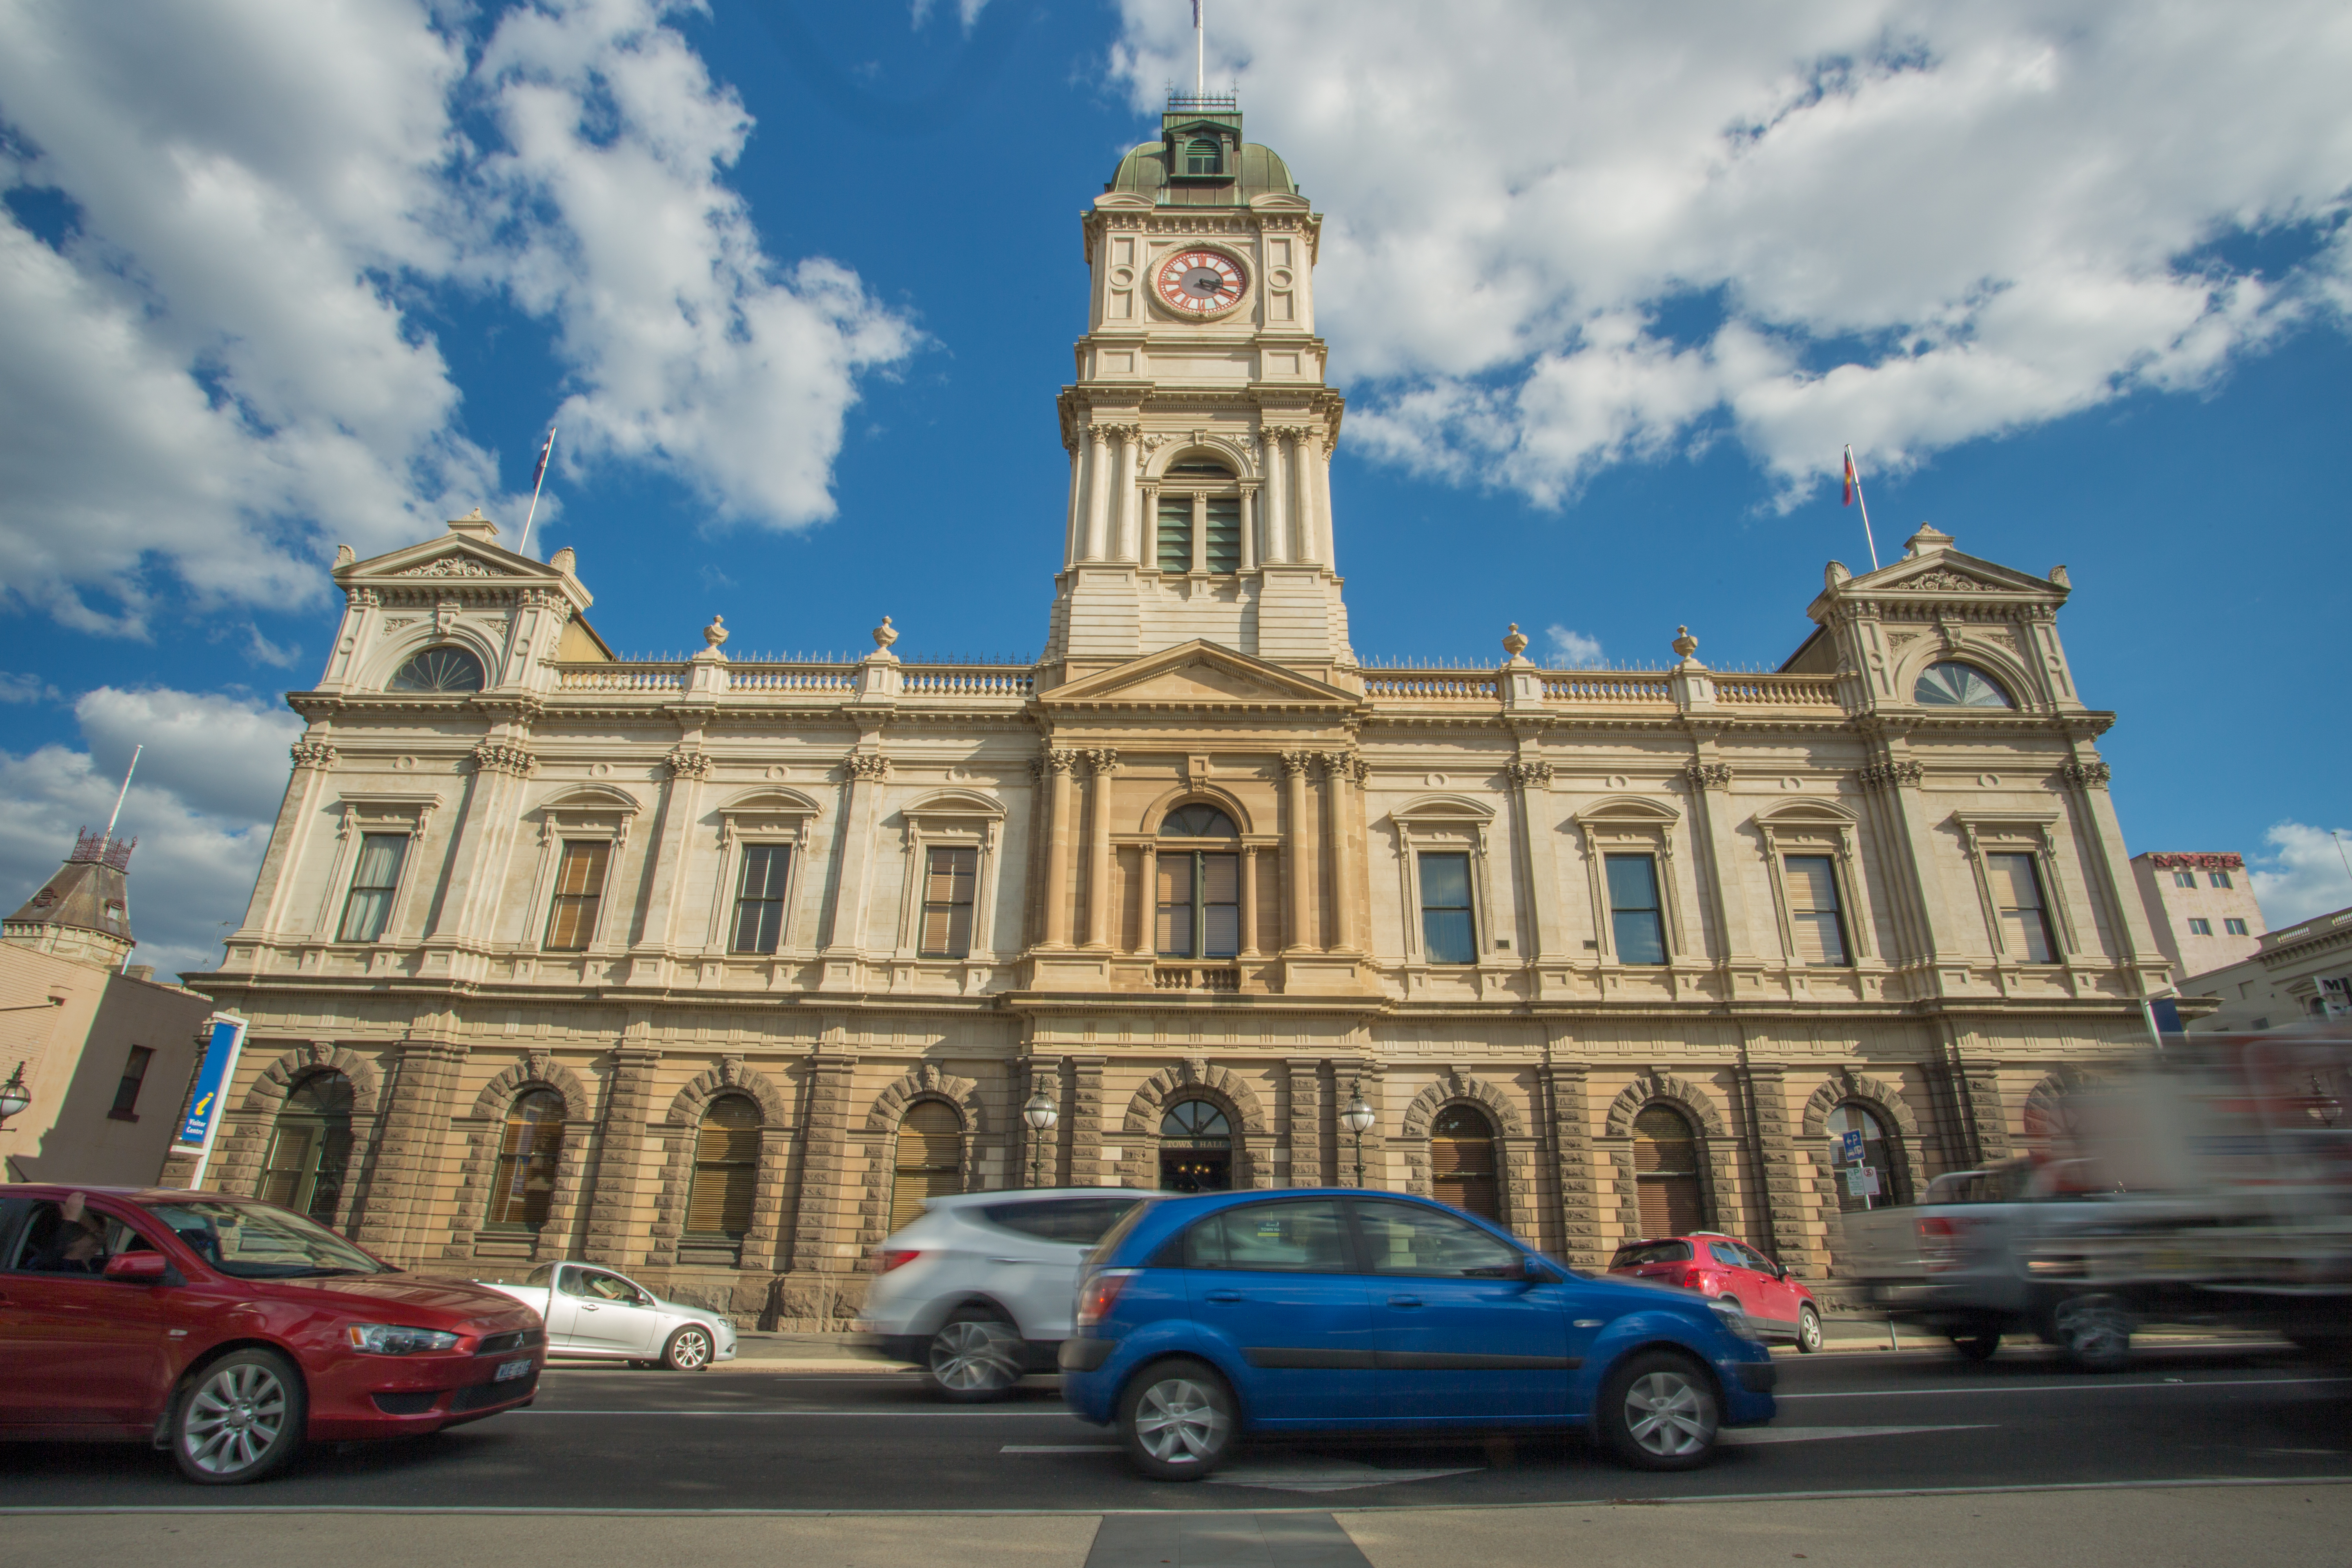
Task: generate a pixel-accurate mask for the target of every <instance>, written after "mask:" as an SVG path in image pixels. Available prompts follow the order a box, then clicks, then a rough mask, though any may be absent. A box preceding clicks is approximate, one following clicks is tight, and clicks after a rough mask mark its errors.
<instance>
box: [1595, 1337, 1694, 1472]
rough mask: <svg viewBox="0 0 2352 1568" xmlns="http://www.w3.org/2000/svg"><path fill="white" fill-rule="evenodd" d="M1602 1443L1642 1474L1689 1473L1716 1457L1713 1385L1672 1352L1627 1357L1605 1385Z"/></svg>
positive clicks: (1647, 1353)
mask: <svg viewBox="0 0 2352 1568" xmlns="http://www.w3.org/2000/svg"><path fill="white" fill-rule="evenodd" d="M1598 1415H1599V1426H1600V1431H1601V1440H1602V1441H1603V1442H1605V1443H1607V1444H1608V1445H1609V1447H1610V1448H1611V1449H1612V1451H1614V1452H1615V1454H1616V1455H1617V1457H1618V1458H1621V1459H1622V1460H1624V1461H1625V1463H1627V1464H1629V1465H1631V1466H1633V1468H1635V1469H1638V1470H1689V1469H1696V1468H1698V1467H1699V1466H1701V1465H1703V1464H1705V1463H1706V1460H1707V1457H1708V1456H1709V1455H1710V1454H1712V1453H1714V1452H1715V1440H1716V1436H1717V1430H1718V1426H1719V1423H1720V1421H1721V1417H1720V1416H1719V1415H1717V1405H1716V1398H1715V1384H1713V1383H1711V1382H1709V1381H1708V1379H1707V1375H1706V1373H1704V1372H1702V1371H1701V1370H1699V1367H1698V1364H1697V1363H1696V1362H1693V1361H1691V1360H1690V1359H1689V1358H1687V1357H1685V1356H1680V1355H1676V1354H1675V1353H1674V1352H1672V1351H1648V1352H1643V1353H1642V1354H1640V1355H1635V1356H1629V1357H1627V1358H1626V1360H1625V1362H1624V1364H1622V1366H1620V1367H1618V1368H1617V1370H1616V1371H1615V1372H1613V1373H1611V1374H1610V1377H1609V1381H1608V1382H1607V1383H1606V1384H1602V1385H1601V1408H1600V1410H1599V1412H1598Z"/></svg>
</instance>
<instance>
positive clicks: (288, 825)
mask: <svg viewBox="0 0 2352 1568" xmlns="http://www.w3.org/2000/svg"><path fill="white" fill-rule="evenodd" d="M328 732H329V731H328V729H327V726H325V725H323V724H314V725H312V726H311V727H310V729H309V730H307V731H303V735H302V739H300V740H299V741H297V742H294V745H293V748H292V750H293V757H294V772H293V774H292V776H291V777H289V778H288V779H287V781H286V793H285V795H283V796H281V797H280V798H279V800H278V822H277V826H275V827H273V828H272V829H271V830H270V834H269V847H268V850H267V851H266V852H265V853H264V854H263V856H262V859H261V871H260V874H259V875H258V876H257V877H256V878H255V879H254V884H253V899H252V901H251V903H249V904H248V905H247V909H246V913H245V930H246V931H255V930H259V931H266V932H268V933H269V934H270V935H272V936H277V935H281V934H282V935H286V936H302V935H308V934H310V932H309V931H308V930H307V929H306V927H305V926H304V925H303V923H302V922H301V921H299V919H297V918H295V915H294V910H293V909H292V908H291V906H290V904H289V900H290V899H291V898H292V896H293V894H294V892H295V890H296V889H298V888H299V887H300V886H301V885H302V877H301V870H302V856H303V851H304V850H306V849H308V848H309V847H310V827H311V825H312V824H313V823H314V822H316V821H317V820H318V817H319V812H318V809H317V806H318V800H319V796H320V794H322V793H323V792H324V791H325V789H326V787H327V774H328V773H330V772H331V771H332V769H333V768H334V765H335V763H336V760H337V758H336V752H335V748H334V747H333V746H332V745H331V744H329V743H328V742H326V740H325V739H324V738H323V737H324V736H325V735H326V734H327V733H328ZM312 736H319V737H321V738H320V739H318V740H313V739H312V738H311V737H312ZM410 849H411V850H412V851H414V849H415V846H414V845H411V846H410ZM305 901H306V902H307V901H308V900H305ZM341 915H342V907H341V905H340V904H339V903H337V902H335V901H334V899H333V896H332V892H330V894H329V898H328V901H327V904H326V908H325V911H324V914H323V915H322V917H321V919H322V921H324V922H328V929H327V930H325V931H321V932H320V933H319V934H320V935H323V936H328V937H332V936H334V935H336V934H337V933H336V932H335V931H334V930H333V928H332V925H331V922H332V921H336V920H339V919H341Z"/></svg>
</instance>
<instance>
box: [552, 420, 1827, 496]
mask: <svg viewBox="0 0 2352 1568" xmlns="http://www.w3.org/2000/svg"><path fill="white" fill-rule="evenodd" d="M554 452H555V429H554V427H553V426H549V428H548V432H547V445H545V446H544V447H541V448H540V449H539V467H537V468H533V469H531V471H530V488H531V489H533V490H534V491H535V490H537V489H539V481H540V480H541V479H545V478H546V477H547V459H548V458H550V457H551V456H553V455H554ZM1849 467H1851V465H1849Z"/></svg>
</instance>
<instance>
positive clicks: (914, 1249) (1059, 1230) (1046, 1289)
mask: <svg viewBox="0 0 2352 1568" xmlns="http://www.w3.org/2000/svg"><path fill="white" fill-rule="evenodd" d="M1148 1196H1150V1194H1147V1193H1139V1192H1136V1191H1134V1190H1132V1189H1131V1188H1127V1187H1055V1188H1045V1189H1042V1190H1034V1191H1026V1192H1003V1193H963V1194H958V1195H956V1196H954V1197H944V1198H933V1199H931V1200H930V1201H929V1203H928V1204H926V1205H924V1212H923V1216H922V1217H921V1218H920V1219H919V1220H917V1221H915V1222H914V1223H913V1224H912V1225H910V1226H907V1228H906V1229H904V1230H902V1231H899V1232H898V1234H897V1235H895V1236H893V1237H890V1238H889V1239H888V1240H887V1241H885V1242H884V1243H883V1244H882V1245H881V1246H880V1247H878V1248H877V1249H876V1250H875V1254H874V1270H875V1279H874V1284H873V1287H872V1288H871V1289H868V1290H867V1291H866V1310H865V1311H864V1313H863V1314H861V1315H860V1316H859V1318H858V1320H857V1321H856V1323H855V1324H854V1325H853V1327H854V1328H855V1329H856V1333H857V1348H858V1349H859V1350H860V1351H861V1352H863V1353H865V1354H866V1355H872V1356H878V1357H880V1358H882V1359H883V1360H886V1361H911V1362H915V1363H919V1364H920V1365H921V1366H922V1368H923V1370H924V1373H926V1375H927V1376H928V1377H929V1379H930V1383H931V1386H932V1387H934V1388H936V1389H938V1390H939V1391H940V1394H944V1395H945V1396H946V1397H948V1398H950V1399H954V1400H982V1399H994V1398H997V1397H998V1396H1000V1395H1002V1394H1003V1393H1004V1392H1005V1391H1006V1390H1008V1389H1010V1388H1011V1387H1012V1386H1013V1384H1015V1383H1018V1382H1019V1381H1020V1380H1021V1378H1022V1376H1023V1374H1024V1373H1031V1372H1052V1371H1054V1370H1055V1360H1054V1358H1055V1354H1056V1352H1059V1351H1060V1349H1061V1345H1062V1342H1063V1341H1064V1340H1066V1339H1067V1338H1068V1337H1069V1335H1070V1310H1071V1304H1072V1298H1073V1297H1074V1296H1075V1295H1076V1290H1077V1283H1078V1265H1079V1263H1080V1261H1081V1260H1083V1259H1084V1258H1085V1257H1086V1255H1087V1251H1088V1250H1089V1249H1090V1248H1091V1247H1093V1246H1094V1244H1095V1243H1096V1242H1097V1241H1100V1240H1101V1239H1102V1237H1103V1234H1104V1233H1105V1232H1106V1231H1108V1230H1109V1229H1110V1227H1111V1226H1114V1225H1116V1224H1118V1221H1119V1220H1120V1219H1121V1218H1122V1217H1124V1216H1125V1215H1126V1214H1127V1211H1128V1210H1129V1209H1131V1208H1133V1207H1134V1206H1135V1205H1137V1204H1139V1203H1141V1202H1142V1201H1143V1200H1144V1199H1145V1198H1146V1197H1148Z"/></svg>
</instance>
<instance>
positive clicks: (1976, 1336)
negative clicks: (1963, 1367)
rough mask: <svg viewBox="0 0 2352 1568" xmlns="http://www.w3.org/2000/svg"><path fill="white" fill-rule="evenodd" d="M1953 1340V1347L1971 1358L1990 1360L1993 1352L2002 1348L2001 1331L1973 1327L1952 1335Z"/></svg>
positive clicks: (1973, 1359)
mask: <svg viewBox="0 0 2352 1568" xmlns="http://www.w3.org/2000/svg"><path fill="white" fill-rule="evenodd" d="M1951 1341H1952V1348H1953V1349H1954V1350H1956V1351H1958V1352H1960V1353H1961V1354H1962V1355H1964V1356H1966V1357H1968V1359H1969V1360H1970V1361H1990V1360H1992V1358H1993V1352H1996V1351H1998V1350H2000V1330H1998V1329H1971V1330H1969V1331H1967V1332H1965V1333H1958V1334H1954V1335H1952V1336H1951Z"/></svg>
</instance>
